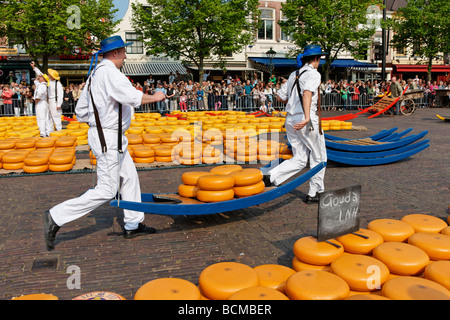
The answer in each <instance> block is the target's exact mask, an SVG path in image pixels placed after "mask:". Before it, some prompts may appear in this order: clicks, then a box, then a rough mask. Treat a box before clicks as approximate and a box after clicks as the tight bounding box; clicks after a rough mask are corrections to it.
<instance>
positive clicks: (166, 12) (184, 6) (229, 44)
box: [132, 0, 260, 79]
mask: <svg viewBox="0 0 450 320" xmlns="http://www.w3.org/2000/svg"><path fill="white" fill-rule="evenodd" d="M258 5H259V1H258V0H147V3H146V4H145V5H143V4H135V3H133V4H132V7H133V18H132V24H133V27H134V28H135V30H136V31H137V32H138V33H139V34H140V35H141V37H142V40H143V42H144V44H145V47H146V49H147V53H148V54H154V55H157V54H165V55H167V56H169V57H172V58H175V59H180V60H182V61H184V62H190V63H193V64H195V65H196V66H197V68H198V70H199V76H200V79H203V68H204V62H205V60H207V59H214V61H216V62H217V63H216V64H217V65H220V66H222V67H223V62H224V57H225V56H227V55H230V54H232V53H237V52H240V51H242V48H243V47H244V46H246V45H248V44H251V43H253V42H254V40H255V34H256V30H257V26H258V17H259V13H260V12H259V10H258Z"/></svg>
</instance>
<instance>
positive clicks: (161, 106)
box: [155, 82, 167, 114]
mask: <svg viewBox="0 0 450 320" xmlns="http://www.w3.org/2000/svg"><path fill="white" fill-rule="evenodd" d="M158 91H161V92H162V93H164V95H166V89H165V88H164V87H163V85H162V83H161V82H159V83H158V87H157V88H156V89H155V93H156V92H158ZM165 104H166V103H165V102H164V100H162V101H157V102H156V107H157V108H158V112H159V113H160V114H163V113H164V112H166V109H167V108H166V107H165Z"/></svg>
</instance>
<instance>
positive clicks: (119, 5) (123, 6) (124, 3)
mask: <svg viewBox="0 0 450 320" xmlns="http://www.w3.org/2000/svg"><path fill="white" fill-rule="evenodd" d="M113 3H114V7H115V8H116V9H119V11H118V12H117V13H116V17H117V19H119V20H120V19H122V18H123V16H124V15H125V13H126V12H127V9H128V4H129V0H113Z"/></svg>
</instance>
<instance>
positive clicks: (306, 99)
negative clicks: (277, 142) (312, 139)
mask: <svg viewBox="0 0 450 320" xmlns="http://www.w3.org/2000/svg"><path fill="white" fill-rule="evenodd" d="M311 101H312V92H311V91H308V90H305V91H303V99H302V106H303V113H304V114H305V119H304V120H302V121H301V122H299V123H296V124H295V125H294V129H295V130H301V129H303V128H304V127H305V126H306V125H307V124H308V123H309V121H310V120H311V118H310V115H311V112H310V111H311Z"/></svg>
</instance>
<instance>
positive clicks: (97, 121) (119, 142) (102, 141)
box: [88, 66, 123, 153]
mask: <svg viewBox="0 0 450 320" xmlns="http://www.w3.org/2000/svg"><path fill="white" fill-rule="evenodd" d="M101 67H103V66H99V67H98V68H97V69H96V70H98V69H99V68H101ZM94 73H95V71H94ZM91 83H92V76H91V77H90V80H89V84H88V90H89V95H90V96H91V101H92V106H93V108H94V116H95V124H96V126H97V131H98V136H99V139H100V144H101V147H102V152H103V153H106V151H108V148H107V146H106V140H105V135H104V133H103V128H102V124H101V122H100V116H99V114H98V110H97V107H96V105H95V102H94V96H93V95H92V92H91ZM117 131H118V134H117V150H118V151H119V153H123V148H122V104H121V103H119V121H118V128H117Z"/></svg>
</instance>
